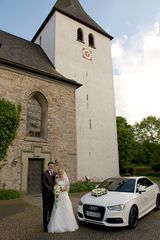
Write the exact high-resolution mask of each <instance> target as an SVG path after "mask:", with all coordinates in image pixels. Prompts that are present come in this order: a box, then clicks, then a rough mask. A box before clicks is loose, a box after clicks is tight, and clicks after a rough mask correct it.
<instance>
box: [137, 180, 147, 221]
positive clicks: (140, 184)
mask: <svg viewBox="0 0 160 240" xmlns="http://www.w3.org/2000/svg"><path fill="white" fill-rule="evenodd" d="M145 188H146V186H145V184H144V181H143V179H142V178H139V179H138V181H137V186H136V192H137V204H138V209H139V216H140V217H141V216H142V215H144V213H145V211H146V201H147V193H146V189H145ZM142 189H144V191H143V192H142V191H141V190H142Z"/></svg>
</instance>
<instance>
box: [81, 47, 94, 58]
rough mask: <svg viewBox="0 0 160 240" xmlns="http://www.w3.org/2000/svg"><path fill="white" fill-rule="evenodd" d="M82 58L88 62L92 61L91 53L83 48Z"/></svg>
mask: <svg viewBox="0 0 160 240" xmlns="http://www.w3.org/2000/svg"><path fill="white" fill-rule="evenodd" d="M82 52H83V57H84V58H86V59H88V60H92V52H91V51H90V50H88V49H86V48H83V51H82Z"/></svg>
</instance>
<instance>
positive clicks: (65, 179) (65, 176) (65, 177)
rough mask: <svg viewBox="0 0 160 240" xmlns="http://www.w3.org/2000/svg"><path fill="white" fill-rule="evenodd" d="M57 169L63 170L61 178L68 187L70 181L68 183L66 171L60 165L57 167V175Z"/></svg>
mask: <svg viewBox="0 0 160 240" xmlns="http://www.w3.org/2000/svg"><path fill="white" fill-rule="evenodd" d="M59 171H63V178H64V181H65V183H66V185H67V186H68V187H69V186H70V183H69V178H68V176H67V173H66V172H65V171H64V169H63V168H62V167H59V168H58V175H59Z"/></svg>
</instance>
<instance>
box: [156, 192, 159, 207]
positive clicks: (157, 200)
mask: <svg viewBox="0 0 160 240" xmlns="http://www.w3.org/2000/svg"><path fill="white" fill-rule="evenodd" d="M156 209H157V210H160V194H158V195H157V199H156Z"/></svg>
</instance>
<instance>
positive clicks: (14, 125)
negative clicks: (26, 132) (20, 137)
mask: <svg viewBox="0 0 160 240" xmlns="http://www.w3.org/2000/svg"><path fill="white" fill-rule="evenodd" d="M20 112H21V106H20V105H18V106H15V105H14V104H12V103H11V102H9V101H7V100H5V99H3V98H2V99H0V143H1V144H0V161H2V160H4V158H5V157H6V155H7V149H8V147H9V145H10V144H11V143H12V141H13V139H14V138H15V136H16V133H17V129H18V127H19V119H20Z"/></svg>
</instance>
